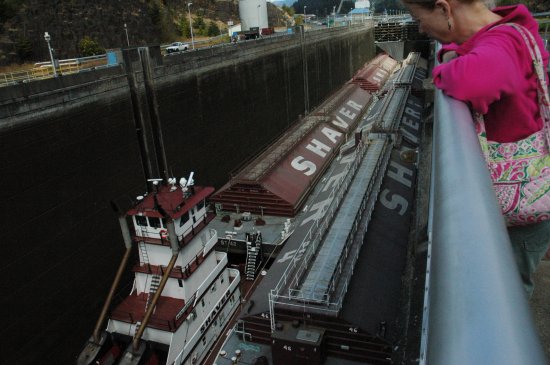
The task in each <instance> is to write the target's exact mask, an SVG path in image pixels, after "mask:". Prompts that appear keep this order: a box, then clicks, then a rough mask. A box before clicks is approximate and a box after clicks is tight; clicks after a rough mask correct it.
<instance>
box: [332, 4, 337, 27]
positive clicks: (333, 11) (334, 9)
mask: <svg viewBox="0 0 550 365" xmlns="http://www.w3.org/2000/svg"><path fill="white" fill-rule="evenodd" d="M332 26H333V27H335V26H336V5H334V6H333V7H332Z"/></svg>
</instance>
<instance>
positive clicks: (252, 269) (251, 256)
mask: <svg viewBox="0 0 550 365" xmlns="http://www.w3.org/2000/svg"><path fill="white" fill-rule="evenodd" d="M262 257H263V254H262V234H261V233H259V232H257V233H252V234H251V233H247V234H246V268H245V276H246V280H254V279H255V278H256V271H257V270H258V267H260V264H261V262H262Z"/></svg>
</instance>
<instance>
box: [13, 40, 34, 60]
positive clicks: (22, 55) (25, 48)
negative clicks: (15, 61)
mask: <svg viewBox="0 0 550 365" xmlns="http://www.w3.org/2000/svg"><path fill="white" fill-rule="evenodd" d="M15 50H16V51H17V55H18V56H19V60H20V61H21V62H25V61H28V60H30V59H31V58H32V56H33V50H32V43H31V41H30V40H29V39H28V38H25V37H21V38H19V39H18V40H17V43H16V44H15Z"/></svg>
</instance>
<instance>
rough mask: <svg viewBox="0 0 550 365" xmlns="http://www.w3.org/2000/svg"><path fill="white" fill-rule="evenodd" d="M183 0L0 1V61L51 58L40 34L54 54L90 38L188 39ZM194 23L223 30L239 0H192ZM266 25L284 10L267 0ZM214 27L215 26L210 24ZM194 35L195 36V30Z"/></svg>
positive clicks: (121, 41)
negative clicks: (46, 35)
mask: <svg viewBox="0 0 550 365" xmlns="http://www.w3.org/2000/svg"><path fill="white" fill-rule="evenodd" d="M187 2H188V1H183V0H94V1H93V2H91V1H86V0H0V28H1V29H2V31H1V34H0V65H7V64H11V63H19V62H23V61H27V62H37V61H46V60H49V54H48V48H47V44H46V41H45V40H44V32H48V33H49V34H50V36H51V45H52V48H53V49H54V50H55V52H56V54H57V58H59V59H65V58H73V57H78V56H80V54H79V53H80V52H79V42H80V41H81V40H82V39H83V38H84V37H90V38H91V39H92V40H94V41H95V42H97V43H98V44H99V45H100V46H101V47H103V48H106V49H109V48H118V47H123V46H126V44H127V42H126V33H125V29H124V24H126V26H127V30H128V38H129V41H130V45H132V46H142V45H146V44H163V43H167V42H171V41H174V40H180V39H184V38H186V37H185V36H184V34H185V29H184V28H185V27H188V24H189V18H188V13H187ZM190 9H191V15H192V18H193V21H196V20H197V18H199V17H200V18H202V19H203V20H204V24H205V26H206V27H208V26H210V25H211V24H215V25H216V27H217V29H218V32H225V31H226V28H227V21H229V20H233V21H234V22H235V23H238V22H239V21H238V19H239V16H238V0H193V5H191V7H190ZM268 16H269V23H270V26H282V25H286V24H285V18H284V16H283V13H282V12H281V11H280V10H279V9H278V8H277V7H275V6H273V5H272V4H270V3H268ZM214 29H216V28H214ZM194 34H196V35H197V34H199V33H198V32H197V31H196V30H195V29H194Z"/></svg>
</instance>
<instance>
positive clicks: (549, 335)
mask: <svg viewBox="0 0 550 365" xmlns="http://www.w3.org/2000/svg"><path fill="white" fill-rule="evenodd" d="M529 304H530V305H531V310H532V312H533V317H534V320H535V323H536V326H537V329H538V332H539V336H540V340H541V343H542V346H543V348H544V352H545V353H546V359H547V360H548V361H549V363H550V260H544V261H542V262H541V263H540V265H539V267H538V269H537V271H536V272H535V290H534V291H533V295H532V297H531V300H530V301H529Z"/></svg>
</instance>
